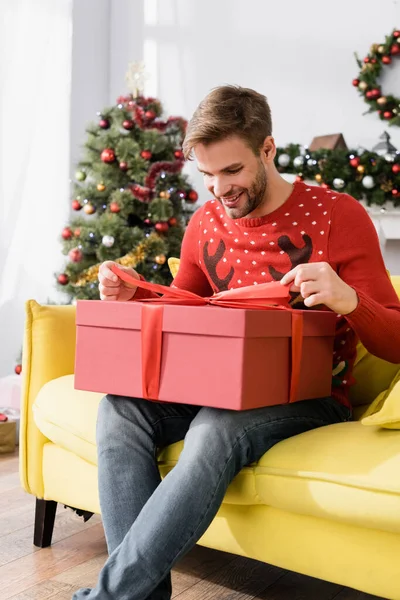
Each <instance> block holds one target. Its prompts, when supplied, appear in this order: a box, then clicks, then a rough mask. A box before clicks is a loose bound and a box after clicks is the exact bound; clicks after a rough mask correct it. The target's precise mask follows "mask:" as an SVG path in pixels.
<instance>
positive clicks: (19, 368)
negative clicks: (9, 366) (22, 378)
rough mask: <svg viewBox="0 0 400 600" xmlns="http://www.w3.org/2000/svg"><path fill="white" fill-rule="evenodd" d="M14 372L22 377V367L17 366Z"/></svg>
mask: <svg viewBox="0 0 400 600" xmlns="http://www.w3.org/2000/svg"><path fill="white" fill-rule="evenodd" d="M14 371H15V372H16V374H17V375H21V372H22V365H15V369H14Z"/></svg>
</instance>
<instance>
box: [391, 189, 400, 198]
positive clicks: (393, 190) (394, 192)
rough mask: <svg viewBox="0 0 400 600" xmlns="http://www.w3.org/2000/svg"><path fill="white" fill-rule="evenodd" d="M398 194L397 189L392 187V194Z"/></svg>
mask: <svg viewBox="0 0 400 600" xmlns="http://www.w3.org/2000/svg"><path fill="white" fill-rule="evenodd" d="M399 194H400V192H399V190H396V188H393V189H392V196H395V197H396V196H398V195H399Z"/></svg>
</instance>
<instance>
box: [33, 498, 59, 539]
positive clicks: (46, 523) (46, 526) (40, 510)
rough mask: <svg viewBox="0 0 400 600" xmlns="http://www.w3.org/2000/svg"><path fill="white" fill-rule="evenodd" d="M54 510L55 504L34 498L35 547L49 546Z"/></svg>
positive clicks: (55, 508) (51, 501) (54, 516)
mask: <svg viewBox="0 0 400 600" xmlns="http://www.w3.org/2000/svg"><path fill="white" fill-rule="evenodd" d="M56 510H57V502H54V501H53V500H40V499H39V498H36V510H35V531H34V534H33V543H34V545H35V546H38V547H39V548H47V546H50V545H51V538H52V536H53V528H54V520H55V518H56Z"/></svg>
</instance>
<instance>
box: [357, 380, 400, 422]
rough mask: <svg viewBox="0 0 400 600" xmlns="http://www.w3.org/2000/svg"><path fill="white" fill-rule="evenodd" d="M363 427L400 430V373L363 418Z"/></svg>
mask: <svg viewBox="0 0 400 600" xmlns="http://www.w3.org/2000/svg"><path fill="white" fill-rule="evenodd" d="M361 423H362V424H363V425H367V426H372V427H376V426H378V427H383V428H384V429H400V371H399V372H398V373H397V376H396V377H395V378H394V381H393V383H392V385H391V386H390V388H389V389H388V390H385V391H384V392H381V393H380V394H379V396H378V397H377V398H376V400H375V401H374V402H373V403H372V404H371V406H369V407H368V409H367V411H366V412H365V413H364V415H363V417H362V418H361Z"/></svg>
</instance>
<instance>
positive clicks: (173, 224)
mask: <svg viewBox="0 0 400 600" xmlns="http://www.w3.org/2000/svg"><path fill="white" fill-rule="evenodd" d="M177 222H178V220H177V218H176V217H171V218H170V219H169V221H168V223H169V224H170V225H171V227H175V225H176V224H177Z"/></svg>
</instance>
